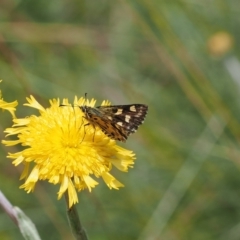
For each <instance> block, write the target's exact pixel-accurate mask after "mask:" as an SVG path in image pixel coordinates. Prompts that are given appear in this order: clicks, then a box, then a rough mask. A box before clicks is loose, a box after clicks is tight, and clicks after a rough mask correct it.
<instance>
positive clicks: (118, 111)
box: [79, 104, 148, 142]
mask: <svg viewBox="0 0 240 240" xmlns="http://www.w3.org/2000/svg"><path fill="white" fill-rule="evenodd" d="M79 108H80V109H81V110H82V111H83V113H84V114H85V118H86V119H87V121H88V123H89V124H91V125H92V126H93V127H94V128H95V127H96V126H98V127H99V128H100V129H101V130H102V131H103V132H104V133H105V134H106V135H107V136H108V137H110V138H112V139H114V140H118V141H122V142H125V141H126V140H127V138H128V136H129V135H130V134H131V133H134V132H136V131H137V129H138V127H139V125H141V124H142V123H143V121H144V118H145V116H146V114H147V111H148V106H147V105H145V104H130V105H112V106H98V107H89V106H86V105H83V106H79Z"/></svg>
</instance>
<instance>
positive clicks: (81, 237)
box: [64, 192, 88, 240]
mask: <svg viewBox="0 0 240 240" xmlns="http://www.w3.org/2000/svg"><path fill="white" fill-rule="evenodd" d="M64 195H65V199H66V202H67V217H68V222H69V224H70V227H71V230H72V234H73V235H74V237H75V239H76V240H88V237H87V234H86V232H85V230H84V229H83V227H82V224H81V222H80V218H79V216H78V213H77V209H76V206H75V205H72V207H70V208H69V207H68V206H69V204H68V203H69V199H68V193H67V192H66V193H65V194H64Z"/></svg>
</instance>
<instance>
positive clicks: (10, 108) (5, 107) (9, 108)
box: [0, 80, 18, 118]
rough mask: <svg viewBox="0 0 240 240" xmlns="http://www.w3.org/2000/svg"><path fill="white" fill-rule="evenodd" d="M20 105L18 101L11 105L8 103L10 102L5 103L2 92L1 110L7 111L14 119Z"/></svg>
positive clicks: (0, 96)
mask: <svg viewBox="0 0 240 240" xmlns="http://www.w3.org/2000/svg"><path fill="white" fill-rule="evenodd" d="M1 81H2V80H0V82H1ZM17 105H18V102H17V101H14V102H11V103H8V102H5V101H4V100H3V98H2V92H1V91H0V108H2V109H3V110H7V111H9V112H10V113H11V114H12V116H13V118H15V111H16V108H15V107H16V106H17Z"/></svg>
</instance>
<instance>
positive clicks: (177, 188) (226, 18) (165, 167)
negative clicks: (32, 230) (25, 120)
mask: <svg viewBox="0 0 240 240" xmlns="http://www.w3.org/2000/svg"><path fill="white" fill-rule="evenodd" d="M239 7H240V5H239V1H237V0H228V1H224V0H216V1H206V0H203V1H194V0H185V1H182V0H180V1H158V0H150V1H149V0H138V1H136V0H129V1H124V0H123V1H108V0H98V1H92V0H89V1H80V0H72V1H70V0H65V1H64V0H51V1H47V0H41V1H30V0H25V1H21V0H15V1H13V0H3V1H1V2H0V79H3V82H2V83H1V84H0V89H1V90H2V93H3V97H4V100H6V101H8V102H11V101H14V100H18V102H19V107H18V111H17V117H19V118H20V117H25V116H28V115H31V114H37V111H35V110H33V109H30V108H28V107H23V106H22V104H23V103H25V102H26V97H28V96H29V95H30V94H32V95H34V97H35V98H36V99H37V100H38V101H39V102H40V103H41V104H42V105H43V106H44V107H48V106H49V99H52V98H58V97H59V98H64V97H67V98H69V99H70V101H71V100H73V98H74V96H75V95H77V96H78V97H81V96H84V93H85V92H87V93H88V98H95V99H97V100H98V101H97V103H98V104H100V103H101V102H102V100H104V99H108V100H110V101H111V102H112V104H130V103H145V104H147V105H149V113H148V116H147V118H146V121H145V123H144V124H143V125H142V126H141V127H140V129H139V131H138V132H137V133H136V134H134V135H132V136H131V137H130V138H129V140H128V141H127V143H125V144H120V145H123V146H124V147H125V148H127V149H131V150H133V151H134V152H135V153H136V154H137V160H136V163H135V166H134V168H133V169H130V170H129V172H128V173H122V172H119V171H117V170H115V169H113V171H112V174H113V175H114V176H116V177H117V179H118V180H119V181H120V182H122V183H123V184H124V185H125V187H124V188H122V189H120V190H119V191H115V190H109V189H108V188H107V186H106V185H105V184H104V183H103V181H102V180H100V184H99V185H98V186H97V187H96V188H95V189H94V190H93V191H92V193H88V191H84V192H81V193H79V195H78V196H79V200H80V202H79V204H78V206H77V208H78V212H79V214H80V217H81V220H82V223H83V225H84V227H85V229H86V230H87V232H88V235H89V239H91V240H105V239H107V240H112V239H115V240H121V239H126V240H135V239H138V240H145V239H147V240H156V239H161V240H193V239H194V240H203V239H204V240H219V239H220V240H225V239H228V240H239V239H240V174H239V164H240V160H239V155H240V150H239V138H240V125H239V121H240V100H239V99H240V98H239V93H240V73H239V72H240V63H239V55H240V49H239V42H240V34H239V33H240V32H239V29H240V28H239V26H240V18H239V13H240V10H239V9H240V8H239ZM98 104H97V105H98ZM0 124H1V126H0V127H1V129H0V130H1V131H0V136H1V139H4V138H5V137H4V134H3V130H4V129H5V128H7V127H10V126H11V124H12V121H11V117H10V114H8V113H1V123H0ZM18 150H19V149H17V148H16V147H12V148H10V147H8V148H7V147H5V146H3V145H2V144H1V147H0V157H1V160H0V190H1V191H3V193H4V194H5V195H6V197H7V198H8V199H9V201H11V203H12V204H13V205H16V206H19V207H20V208H21V209H22V210H23V211H24V212H25V213H26V214H27V215H28V216H29V217H30V218H31V219H32V220H33V222H34V223H35V225H36V227H37V229H38V230H39V233H40V235H41V237H42V239H48V240H49V239H50V240H51V239H54V240H55V239H73V237H72V235H71V232H70V229H69V227H68V223H67V219H66V214H65V211H66V209H65V202H64V199H61V200H60V201H58V200H57V191H58V188H59V186H52V185H50V184H48V183H47V182H41V183H39V184H38V185H37V187H36V189H35V191H34V193H31V194H27V193H26V192H25V191H23V190H21V189H19V186H20V185H21V184H22V183H23V182H22V181H21V182H20V181H19V177H20V173H21V170H22V167H21V166H20V167H18V168H15V167H14V166H13V165H12V163H11V160H9V159H7V158H6V155H7V153H8V152H15V151H18ZM0 239H3V240H10V239H13V240H15V239H17V240H18V239H23V238H22V236H21V234H20V232H19V230H18V229H17V227H16V226H15V225H14V223H13V222H11V221H10V219H9V217H8V216H7V215H6V214H5V213H4V212H3V211H2V210H0Z"/></svg>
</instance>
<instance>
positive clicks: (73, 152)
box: [2, 96, 135, 207]
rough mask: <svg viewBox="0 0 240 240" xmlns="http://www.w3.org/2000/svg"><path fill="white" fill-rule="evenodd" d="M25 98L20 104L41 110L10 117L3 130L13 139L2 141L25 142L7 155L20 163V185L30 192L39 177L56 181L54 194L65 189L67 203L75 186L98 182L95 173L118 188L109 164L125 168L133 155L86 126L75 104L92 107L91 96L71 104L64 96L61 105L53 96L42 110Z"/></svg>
mask: <svg viewBox="0 0 240 240" xmlns="http://www.w3.org/2000/svg"><path fill="white" fill-rule="evenodd" d="M27 101H28V103H27V104H24V105H26V106H29V107H33V108H36V109H38V111H39V113H40V115H39V116H35V115H32V116H30V117H28V118H23V119H20V118H17V119H14V124H13V127H12V128H8V129H6V130H5V132H6V133H7V136H10V135H17V140H14V141H6V140H4V141H2V142H3V144H5V145H6V146H12V145H16V144H21V145H22V146H24V147H25V149H24V150H23V151H20V152H16V153H9V155H8V157H9V158H11V159H14V161H13V164H14V165H16V166H17V165H19V164H21V163H23V164H24V166H25V168H24V170H23V172H22V175H21V179H23V178H25V179H26V180H25V183H24V184H23V185H22V186H21V188H24V189H25V190H26V191H27V192H31V191H33V190H34V187H35V185H36V183H37V182H38V180H47V181H48V182H50V183H53V184H60V189H59V192H58V199H59V198H61V197H62V195H63V193H65V192H66V191H67V192H68V198H69V207H71V206H72V205H73V204H75V203H77V202H78V196H77V192H76V190H77V191H81V190H83V189H85V188H87V189H88V190H89V191H91V189H92V188H94V187H95V186H96V185H97V184H98V182H97V181H96V180H95V179H94V178H93V177H94V176H95V177H96V178H99V177H102V178H103V180H104V182H105V183H106V184H107V186H108V187H109V188H110V189H111V188H114V189H118V188H119V187H123V184H122V183H120V182H119V181H118V180H117V179H116V178H114V177H113V176H112V175H111V174H110V171H111V169H112V166H115V167H116V168H118V169H119V170H121V171H127V170H128V168H129V167H132V165H133V163H134V159H135V154H134V153H133V152H132V151H129V150H126V149H124V148H122V147H120V146H118V145H117V144H116V142H115V141H114V140H112V139H110V138H109V137H107V136H106V135H105V134H104V133H103V132H102V131H101V130H100V129H99V128H98V127H96V128H94V127H93V126H92V125H91V124H88V125H87V121H86V118H85V117H84V114H83V112H82V111H81V109H80V108H79V107H76V106H82V105H83V104H86V105H88V106H90V107H94V105H95V102H96V101H95V100H91V101H89V100H85V99H84V98H80V99H77V98H75V100H74V105H73V106H74V107H72V106H70V105H69V103H68V100H67V99H64V100H63V104H64V105H69V106H60V100H59V99H53V100H50V107H49V108H46V109H45V108H44V107H43V106H41V105H40V104H39V103H38V102H37V101H36V100H35V99H34V97H33V96H31V97H30V98H27ZM103 104H104V105H106V104H109V103H108V102H103Z"/></svg>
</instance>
